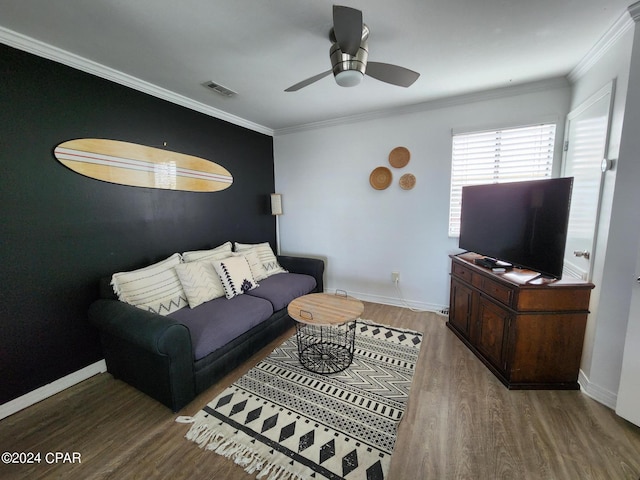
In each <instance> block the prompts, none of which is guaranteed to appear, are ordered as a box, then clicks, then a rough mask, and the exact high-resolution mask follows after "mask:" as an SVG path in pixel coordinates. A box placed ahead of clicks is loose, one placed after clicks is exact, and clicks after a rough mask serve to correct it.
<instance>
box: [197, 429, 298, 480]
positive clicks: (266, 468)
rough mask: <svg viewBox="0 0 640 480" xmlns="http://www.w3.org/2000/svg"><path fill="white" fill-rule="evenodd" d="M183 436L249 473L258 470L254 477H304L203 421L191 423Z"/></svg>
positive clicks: (280, 479) (289, 479)
mask: <svg viewBox="0 0 640 480" xmlns="http://www.w3.org/2000/svg"><path fill="white" fill-rule="evenodd" d="M185 438H187V440H191V441H192V442H194V443H196V444H197V445H198V446H199V447H200V448H204V449H205V450H209V451H213V452H215V453H217V454H218V455H222V456H223V457H226V458H230V459H231V460H233V461H234V463H235V464H236V465H239V466H241V467H242V468H244V470H245V472H247V473H249V474H255V473H256V472H258V474H257V476H256V478H264V477H267V475H268V477H267V478H266V480H305V478H306V477H303V476H300V475H298V474H297V473H294V472H291V471H290V470H289V469H288V468H287V467H286V466H282V465H277V464H275V463H271V462H267V461H266V460H265V459H264V458H263V457H262V456H260V454H259V453H258V452H256V451H254V450H253V449H251V448H250V447H247V446H245V445H242V444H240V443H238V442H236V441H234V440H231V439H227V438H225V436H224V434H223V433H221V432H217V431H215V430H214V429H212V428H210V427H209V426H208V425H206V424H204V423H194V424H193V425H191V428H190V429H189V431H188V432H187V433H186V435H185Z"/></svg>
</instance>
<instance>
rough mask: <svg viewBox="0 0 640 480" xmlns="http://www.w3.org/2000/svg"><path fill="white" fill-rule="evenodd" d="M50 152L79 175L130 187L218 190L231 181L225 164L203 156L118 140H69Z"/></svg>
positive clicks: (190, 190) (191, 190) (226, 186)
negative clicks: (223, 165)
mask: <svg viewBox="0 0 640 480" xmlns="http://www.w3.org/2000/svg"><path fill="white" fill-rule="evenodd" d="M53 154H54V155H55V157H56V159H57V160H58V161H59V162H60V163H62V164H63V165H65V166H67V167H69V168H70V169H71V170H73V171H74V172H76V173H79V174H80V175H84V176H86V177H89V178H95V179H97V180H103V181H105V182H111V183H117V184H120V185H129V186H132V187H147V188H161V189H165V190H182V191H186V192H218V191H220V190H224V189H225V188H229V187H230V186H231V184H232V183H233V177H232V176H231V173H229V171H228V170H227V169H226V168H224V167H222V166H221V165H218V164H217V163H213V162H211V161H209V160H205V159H204V158H199V157H194V156H191V155H186V154H184V153H177V152H171V151H169V150H163V149H162V148H155V147H147V146H144V145H138V144H135V143H128V142H121V141H118V140H106V139H101V138H80V139H77V140H69V141H67V142H63V143H61V144H59V145H58V146H57V147H56V148H55V149H54V151H53Z"/></svg>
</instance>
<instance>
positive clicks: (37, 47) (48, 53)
mask: <svg viewBox="0 0 640 480" xmlns="http://www.w3.org/2000/svg"><path fill="white" fill-rule="evenodd" d="M0 42H1V43H4V44H6V45H9V46H10V47H14V48H17V49H19V50H23V51H25V52H28V53H32V54H34V55H37V56H39V57H43V58H46V59H49V60H53V61H55V62H58V63H61V64H63V65H67V66H68V67H72V68H75V69H77V70H81V71H83V72H86V73H90V74H92V75H95V76H97V77H100V78H104V79H106V80H110V81H112V82H115V83H118V84H120V85H124V86H125V87H129V88H132V89H134V90H138V91H140V92H143V93H147V94H149V95H152V96H154V97H157V98H160V99H162V100H166V101H168V102H171V103H175V104H176V105H181V106H183V107H186V108H189V109H191V110H195V111H196V112H200V113H204V114H205V115H209V116H210V117H214V118H217V119H220V120H224V121H226V122H229V123H232V124H234V125H238V126H241V127H244V128H247V129H249V130H253V131H256V132H259V133H264V134H266V135H270V136H273V133H274V132H273V130H272V129H270V128H267V127H265V126H263V125H259V124H257V123H254V122H251V121H249V120H245V119H244V118H240V117H237V116H235V115H231V114H229V113H227V112H224V111H222V110H218V109H217V108H214V107H211V106H209V105H206V104H204V103H201V102H196V101H194V100H191V99H190V98H187V97H185V96H183V95H180V94H177V93H175V92H172V91H170V90H167V89H165V88H162V87H159V86H157V85H154V84H152V83H149V82H146V81H144V80H141V79H139V78H136V77H134V76H131V75H128V74H126V73H123V72H120V71H118V70H115V69H113V68H110V67H107V66H105V65H102V64H100V63H97V62H94V61H92V60H88V59H86V58H84V57H81V56H79V55H76V54H74V53H71V52H68V51H66V50H62V49H60V48H57V47H54V46H52V45H49V44H47V43H44V42H41V41H39V40H36V39H34V38H31V37H28V36H26V35H22V34H20V33H17V32H14V31H13V30H9V29H7V28H4V27H0Z"/></svg>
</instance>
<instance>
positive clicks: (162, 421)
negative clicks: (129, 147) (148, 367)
mask: <svg viewBox="0 0 640 480" xmlns="http://www.w3.org/2000/svg"><path fill="white" fill-rule="evenodd" d="M362 317H363V318H367V319H370V320H373V321H376V322H378V323H382V324H387V325H394V326H399V327H405V328H410V329H414V330H418V331H421V332H424V334H425V336H424V340H425V341H424V344H423V346H422V350H421V353H420V359H419V363H418V367H417V369H416V375H415V378H414V382H413V386H412V391H411V398H410V400H409V405H408V408H407V411H406V414H405V417H404V418H403V420H402V422H401V424H400V428H399V431H398V439H397V443H396V448H395V451H394V455H393V457H392V461H391V469H390V472H389V478H390V479H392V480H394V479H395V480H407V479H436V480H441V479H473V480H485V479H486V480H495V479H509V480H510V479H518V480H522V479H549V480H565V479H566V480H574V479H575V480H577V479H579V480H588V479H602V480H622V479H629V480H638V479H640V428H638V427H636V426H634V425H632V424H630V423H628V422H626V421H625V420H623V419H622V418H620V417H618V416H616V415H615V413H614V412H612V411H611V410H610V409H608V408H606V407H604V406H603V405H601V404H599V403H598V402H596V401H594V400H592V399H590V398H589V397H587V396H585V395H584V394H582V393H580V392H577V391H509V390H507V389H506V388H505V387H504V386H503V385H502V384H501V383H500V382H499V381H498V380H496V379H495V377H494V376H493V375H492V374H491V373H490V372H489V371H488V370H487V369H486V368H485V367H484V365H483V364H482V363H481V362H480V361H479V360H478V359H476V357H475V356H474V355H473V354H472V353H471V352H469V350H467V349H466V347H464V345H463V344H462V343H461V342H460V341H459V340H458V339H457V338H456V337H455V336H454V335H453V334H452V333H451V332H450V331H449V330H448V329H447V328H446V327H445V318H444V317H441V316H438V315H435V314H431V313H415V312H411V311H410V310H407V309H403V308H398V307H391V306H386V305H377V304H372V303H367V304H365V312H364V314H363V316H362ZM290 333H291V334H292V333H293V331H291V332H290ZM286 336H287V335H285V336H283V337H281V338H280V339H278V340H277V341H275V342H273V343H272V344H271V345H269V346H268V347H266V348H264V349H263V350H262V351H260V352H257V353H256V355H254V357H253V358H252V359H250V360H249V361H248V362H246V363H245V364H244V365H243V366H242V367H241V368H239V369H237V370H235V371H233V372H231V373H230V374H229V375H228V376H227V377H226V378H224V379H223V380H222V381H221V382H219V383H218V384H216V385H214V386H213V387H211V388H210V389H209V390H208V391H206V392H204V393H203V394H202V395H200V396H199V397H198V398H197V399H196V400H194V401H193V402H192V403H191V404H190V405H188V406H187V407H186V408H185V409H183V410H182V411H181V412H179V414H181V415H193V414H195V413H196V412H197V411H198V410H199V409H201V408H202V407H203V406H204V405H206V403H207V402H208V401H209V400H210V399H212V398H213V397H214V396H215V395H217V394H218V393H219V392H220V391H222V390H223V389H224V388H225V387H226V386H227V385H228V384H230V383H232V382H233V381H235V380H236V379H237V378H238V377H240V376H241V375H242V374H243V373H244V372H245V371H247V370H248V369H249V368H251V366H253V365H254V364H255V363H256V362H257V361H258V360H259V359H260V358H262V357H264V356H266V355H268V353H269V352H270V351H271V350H272V349H273V348H275V346H277V345H278V344H279V343H281V341H282V340H284V338H285V337H286ZM176 416H177V415H176V414H173V413H172V412H171V411H169V410H168V409H167V408H166V407H164V406H162V405H160V404H159V403H157V402H155V401H154V400H152V399H151V398H149V397H147V396H145V395H143V394H141V393H140V392H138V391H137V390H135V389H133V388H132V387H129V386H128V385H126V384H124V383H122V382H120V381H117V380H114V379H113V378H112V377H111V376H110V375H109V374H101V375H97V376H95V377H93V378H91V379H89V380H87V381H85V382H82V383H81V384H79V385H76V386H74V387H71V388H69V389H67V390H65V391H64V392H62V393H60V394H58V395H55V396H54V397H51V398H49V399H47V400H45V401H43V402H40V403H39V404H37V405H34V406H32V407H30V408H28V409H25V410H23V411H21V412H19V413H16V414H15V415H12V416H11V417H8V418H6V419H4V420H2V421H0V452H7V451H8V452H34V453H35V452H40V453H41V455H42V460H41V463H40V464H32V465H5V464H0V478H2V479H23V478H29V479H49V478H61V479H62V478H64V479H76V478H77V479H83V480H84V479H135V478H139V479H149V478H167V479H182V478H189V479H201V478H202V479H204V478H215V479H225V480H226V479H230V480H245V479H246V480H249V479H253V478H255V476H253V475H248V474H246V473H245V472H244V470H243V469H242V468H241V467H238V466H236V465H234V464H233V462H232V461H230V460H227V459H225V458H223V457H220V456H219V455H216V454H215V453H212V452H207V451H203V450H201V449H199V448H198V447H197V446H196V445H195V444H193V443H191V442H189V441H187V440H185V439H184V438H183V437H184V434H185V433H186V432H187V430H188V428H189V426H188V425H183V424H178V423H175V418H176ZM47 452H68V453H72V452H78V453H79V454H80V458H81V463H75V464H72V463H71V464H70V463H51V464H49V463H47V462H46V458H45V454H46V453H47ZM51 458H52V457H49V459H51Z"/></svg>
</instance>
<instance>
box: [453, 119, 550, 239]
mask: <svg viewBox="0 0 640 480" xmlns="http://www.w3.org/2000/svg"><path fill="white" fill-rule="evenodd" d="M536 132H537V133H536ZM523 134H524V135H523ZM557 134H558V122H557V121H554V120H545V121H539V122H535V123H529V124H524V125H515V126H514V125H512V126H506V127H497V128H485V129H478V130H465V131H454V130H452V131H451V177H450V189H449V222H448V235H449V237H450V238H457V237H459V236H460V211H461V200H462V187H464V186H466V185H481V184H482V185H484V184H490V183H504V182H512V181H528V180H536V179H543V178H552V177H553V176H554V159H555V155H556V147H557V140H558V138H557ZM464 144H466V146H465V145H464ZM492 148H493V150H492ZM534 152H535V153H534ZM532 155H534V156H535V158H534V159H533V161H532V162H531V164H530V165H529V164H527V160H522V159H518V157H519V156H527V157H530V156H532ZM523 168H524V170H523Z"/></svg>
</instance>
